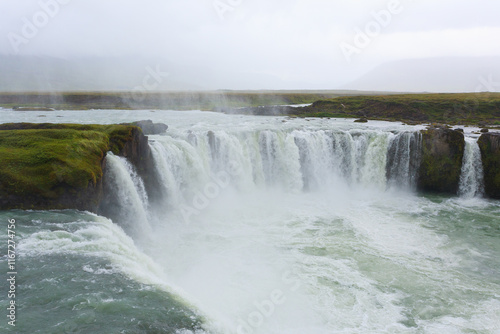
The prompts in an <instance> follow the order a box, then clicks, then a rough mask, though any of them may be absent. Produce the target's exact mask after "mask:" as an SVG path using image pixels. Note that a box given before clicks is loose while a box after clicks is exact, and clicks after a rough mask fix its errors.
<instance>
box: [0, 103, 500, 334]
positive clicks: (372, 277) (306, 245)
mask: <svg viewBox="0 0 500 334" xmlns="http://www.w3.org/2000/svg"><path fill="white" fill-rule="evenodd" d="M7 113H9V112H6V113H5V114H4V115H6V116H5V117H7V116H8V117H9V118H8V121H31V122H32V121H38V122H40V121H44V122H45V121H50V122H81V123H114V122H117V121H124V122H125V121H131V120H140V119H144V118H150V119H154V120H155V121H163V122H165V123H167V124H169V125H170V129H169V131H168V135H165V136H151V137H150V140H151V147H152V150H153V153H154V156H155V161H156V164H157V168H158V170H159V171H160V175H162V179H161V182H162V185H163V186H164V192H165V199H164V200H163V201H161V203H160V204H158V203H153V202H151V201H148V199H147V198H146V197H145V196H144V194H143V191H142V190H141V189H142V188H141V184H140V182H138V180H137V177H136V176H134V174H133V173H132V172H131V171H129V170H128V169H127V168H129V167H130V166H127V165H126V162H124V161H123V159H121V158H119V157H114V156H108V164H109V165H112V166H115V167H114V168H113V169H112V171H111V173H114V174H113V175H110V176H112V179H113V180H115V181H116V185H115V186H116V193H117V197H119V198H120V200H121V202H122V203H123V207H122V208H121V210H123V212H124V213H126V214H125V215H123V219H122V220H120V221H114V222H112V221H111V220H109V219H107V218H104V217H99V216H96V215H94V214H90V213H85V212H76V211H44V212H25V211H7V212H5V211H4V212H0V220H1V221H3V222H4V224H2V226H6V224H7V221H8V219H16V221H17V230H16V233H17V234H16V242H17V249H16V250H17V254H18V256H17V259H16V260H17V266H18V268H17V271H18V274H17V284H18V285H17V295H16V302H17V306H18V309H17V326H16V327H15V328H11V326H9V325H8V324H7V320H6V317H4V321H2V322H1V323H0V329H1V330H2V331H5V332H8V331H10V332H14V333H287V334H288V333H292V334H293V333H313V334H315V333H319V334H320V333H498V332H500V219H499V217H500V203H499V202H498V201H489V200H485V199H482V198H481V197H474V195H480V186H474V184H475V182H477V181H478V179H480V177H479V176H474V175H475V173H476V172H474V170H476V169H477V168H473V167H474V163H473V162H471V163H470V164H469V165H470V166H472V167H470V166H469V165H464V177H463V180H462V182H463V183H464V185H463V186H462V190H463V193H464V194H465V193H466V194H467V196H463V197H462V198H445V197H439V196H421V195H418V194H415V193H414V191H413V190H412V182H411V172H412V171H411V159H410V158H411V157H410V156H409V155H408V156H407V157H405V156H404V154H402V153H397V154H396V153H394V154H393V155H390V154H387V152H388V150H389V148H390V147H391V144H392V143H394V142H396V140H399V141H401V142H402V145H400V146H398V147H406V146H407V147H410V144H411V141H407V142H406V141H405V138H409V139H411V138H412V137H411V136H409V135H407V134H406V133H409V132H411V131H413V130H414V128H413V127H407V126H402V125H397V124H390V123H383V122H373V123H369V125H355V124H353V123H352V121H345V120H341V121H334V120H309V121H307V120H287V119H284V118H279V117H276V118H275V117H271V118H269V117H250V116H226V115H220V114H213V113H199V112H182V113H181V112H160V111H157V112H155V113H151V112H149V111H143V112H137V113H136V112H133V113H132V112H131V113H129V112H116V111H94V112H69V111H68V112H54V113H52V114H47V115H46V116H47V117H42V118H39V117H37V116H38V115H37V114H33V113H19V114H18V113H14V112H12V114H7ZM58 116H62V117H58ZM16 117H17V118H16ZM2 120H4V121H5V120H7V118H5V119H3V118H2ZM283 121H286V122H283ZM208 131H213V137H212V139H210V137H208V136H207V132H208ZM469 141H470V140H469ZM333 143H337V144H338V145H337V144H335V145H336V146H335V145H333ZM333 146H335V147H337V148H338V149H337V150H326V149H325V147H333ZM214 147H216V149H214ZM252 148H255V150H256V151H257V153H255V152H253V153H252ZM470 149H471V153H470V156H474V151H473V147H471V148H470ZM214 152H215V153H216V154H215V153H214ZM398 154H399V155H398ZM388 156H389V160H391V159H396V160H397V161H398V162H399V163H398V164H397V165H398V168H397V170H395V171H391V170H389V171H387V169H386V165H387V160H388V158H387V157H388ZM339 157H340V158H342V159H341V160H342V161H341V162H338V161H337V160H336V159H337V158H339ZM231 164H233V165H231ZM467 166H469V167H467ZM228 167H232V168H233V169H228ZM277 171H279V172H277ZM221 173H222V174H221ZM224 173H225V174H224ZM225 176H229V177H230V178H229V179H228V180H226V179H225V178H224V177H225ZM466 179H473V180H472V181H470V182H466ZM404 180H410V181H407V182H406V183H405V182H404ZM226 181H227V182H226ZM395 183H397V184H396V185H395ZM471 187H472V188H474V189H469V188H471ZM131 208H132V209H131ZM0 236H1V238H2V239H1V240H2V244H3V245H4V246H2V248H3V249H6V248H7V247H6V245H7V228H6V227H5V228H2V230H1V231H0ZM2 254H5V253H4V252H2ZM0 264H1V268H5V269H2V272H4V273H7V271H8V270H7V256H6V255H3V256H2V258H1V259H0ZM3 275H4V274H3ZM4 276H5V275H4ZM7 303H8V298H7V291H5V292H2V295H1V296H0V305H1V308H2V309H3V310H6V308H7ZM4 313H5V314H7V312H6V311H4Z"/></svg>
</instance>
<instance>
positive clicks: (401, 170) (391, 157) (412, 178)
mask: <svg viewBox="0 0 500 334" xmlns="http://www.w3.org/2000/svg"><path fill="white" fill-rule="evenodd" d="M421 142H422V136H421V134H420V133H419V132H402V133H399V134H397V135H394V136H393V137H392V138H391V143H390V145H389V149H388V152H387V179H388V185H389V186H390V187H394V186H396V187H399V188H406V189H412V190H414V189H415V188H416V185H417V178H418V168H419V166H420V155H421Z"/></svg>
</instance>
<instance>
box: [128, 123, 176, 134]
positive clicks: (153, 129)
mask: <svg viewBox="0 0 500 334" xmlns="http://www.w3.org/2000/svg"><path fill="white" fill-rule="evenodd" d="M130 125H135V126H138V127H140V128H141V130H142V133H144V134H145V135H159V134H162V133H164V132H165V131H167V129H168V125H166V124H163V123H153V121H152V120H144V121H137V122H132V123H130Z"/></svg>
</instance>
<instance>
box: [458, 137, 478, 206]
mask: <svg viewBox="0 0 500 334" xmlns="http://www.w3.org/2000/svg"><path fill="white" fill-rule="evenodd" d="M483 192H484V180H483V164H482V161H481V151H480V149H479V146H478V144H477V139H476V138H470V137H465V152H464V158H463V162H462V172H461V175H460V185H459V195H460V196H461V197H465V198H472V197H477V196H481V195H483Z"/></svg>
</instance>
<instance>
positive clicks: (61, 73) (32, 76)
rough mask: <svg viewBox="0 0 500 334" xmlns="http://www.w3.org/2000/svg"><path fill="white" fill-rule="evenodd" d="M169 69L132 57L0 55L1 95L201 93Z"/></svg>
mask: <svg viewBox="0 0 500 334" xmlns="http://www.w3.org/2000/svg"><path fill="white" fill-rule="evenodd" d="M172 68H173V66H172V65H171V64H169V63H168V62H165V61H160V60H157V59H140V58H133V57H120V58H98V57H96V58H92V57H86V58H83V57H82V58H75V59H64V58H55V57H46V56H2V55H0V91H68V90H71V91H89V90H90V91H102V90H107V91H110V90H114V91H117V90H118V91H120V90H126V91H131V90H133V89H135V88H137V89H139V88H141V87H142V88H146V89H148V90H173V89H176V90H185V89H200V87H199V86H197V85H193V84H189V83H186V82H182V81H180V80H176V78H175V76H174V74H175V73H174V72H172ZM169 70H170V71H169ZM155 73H156V74H155ZM167 73H168V75H167ZM148 76H149V77H148Z"/></svg>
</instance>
